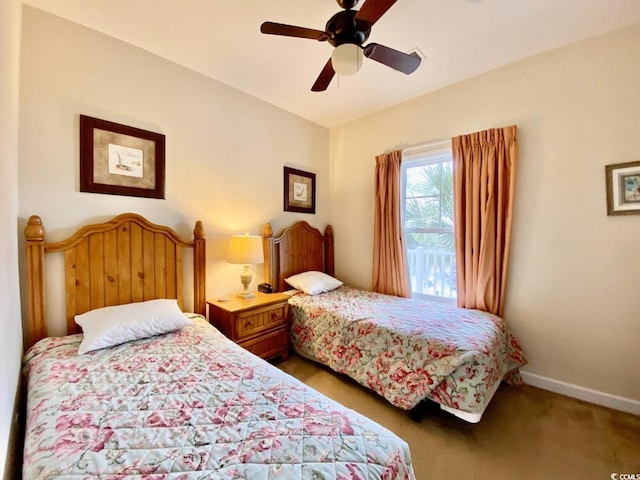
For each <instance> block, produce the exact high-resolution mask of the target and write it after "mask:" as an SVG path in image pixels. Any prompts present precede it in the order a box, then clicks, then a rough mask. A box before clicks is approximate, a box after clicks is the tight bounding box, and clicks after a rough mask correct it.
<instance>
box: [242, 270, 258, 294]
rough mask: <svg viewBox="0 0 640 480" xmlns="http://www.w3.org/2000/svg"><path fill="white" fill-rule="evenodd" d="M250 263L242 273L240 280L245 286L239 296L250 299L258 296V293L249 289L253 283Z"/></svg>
mask: <svg viewBox="0 0 640 480" xmlns="http://www.w3.org/2000/svg"><path fill="white" fill-rule="evenodd" d="M249 268H250V265H245V266H244V270H243V272H242V274H241V275H240V282H241V283H242V286H243V287H244V290H242V291H241V292H240V293H239V294H238V296H239V297H240V298H244V299H248V298H256V294H255V293H253V292H251V291H250V290H249V285H251V280H252V278H253V275H252V274H251V270H249Z"/></svg>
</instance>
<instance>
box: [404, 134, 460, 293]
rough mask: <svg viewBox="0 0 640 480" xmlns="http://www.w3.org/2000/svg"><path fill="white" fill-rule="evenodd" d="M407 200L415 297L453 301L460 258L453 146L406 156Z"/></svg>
mask: <svg viewBox="0 0 640 480" xmlns="http://www.w3.org/2000/svg"><path fill="white" fill-rule="evenodd" d="M401 195H402V199H401V200H402V210H403V212H402V215H403V217H402V218H403V229H404V235H405V241H406V246H407V260H408V265H409V277H410V286H411V295H412V297H413V298H431V299H440V300H449V301H453V299H455V298H456V257H455V247H454V238H455V237H454V233H453V158H452V156H451V144H450V143H449V142H447V143H440V144H437V145H430V146H428V147H424V148H421V149H412V150H405V151H404V152H403V160H402V188H401Z"/></svg>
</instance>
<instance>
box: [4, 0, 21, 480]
mask: <svg viewBox="0 0 640 480" xmlns="http://www.w3.org/2000/svg"><path fill="white" fill-rule="evenodd" d="M19 45H20V2H19V1H18V0H4V1H2V2H0V59H2V61H1V63H0V105H1V107H0V231H2V232H3V234H2V235H0V331H1V332H2V335H0V475H3V472H4V478H6V479H10V478H16V477H15V476H14V474H13V472H12V470H11V469H12V464H13V460H14V456H13V454H14V453H15V451H14V447H15V444H13V442H15V437H12V434H13V435H15V433H16V431H15V430H14V431H13V432H12V427H13V426H14V425H15V424H14V421H13V420H14V413H15V411H14V406H15V402H16V393H17V390H18V380H19V375H20V363H21V355H22V326H21V323H20V303H19V301H18V298H19V294H18V263H17V261H16V259H17V251H18V247H17V242H18V240H17V235H16V223H17V216H18V78H19V61H18V58H19V51H20V48H19Z"/></svg>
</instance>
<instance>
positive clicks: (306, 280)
mask: <svg viewBox="0 0 640 480" xmlns="http://www.w3.org/2000/svg"><path fill="white" fill-rule="evenodd" d="M284 281H285V282H287V283H288V284H289V285H291V286H292V287H293V288H297V289H298V290H302V291H303V292H304V293H306V294H307V295H316V294H318V293H322V292H328V291H329V290H334V289H336V288H338V287H340V286H341V285H342V282H341V281H340V280H338V279H337V278H333V277H332V276H331V275H327V274H326V273H322V272H316V271H310V272H303V273H299V274H297V275H292V276H291V277H289V278H285V279H284Z"/></svg>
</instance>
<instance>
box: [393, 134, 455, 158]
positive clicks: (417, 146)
mask: <svg viewBox="0 0 640 480" xmlns="http://www.w3.org/2000/svg"><path fill="white" fill-rule="evenodd" d="M443 144H451V137H444V138H439V139H437V140H429V141H428V142H422V143H414V144H411V145H405V144H402V143H400V144H398V145H397V146H396V148H394V150H402V151H403V152H405V153H407V154H411V153H413V152H417V151H420V150H425V149H429V148H432V147H439V146H441V145H443Z"/></svg>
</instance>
